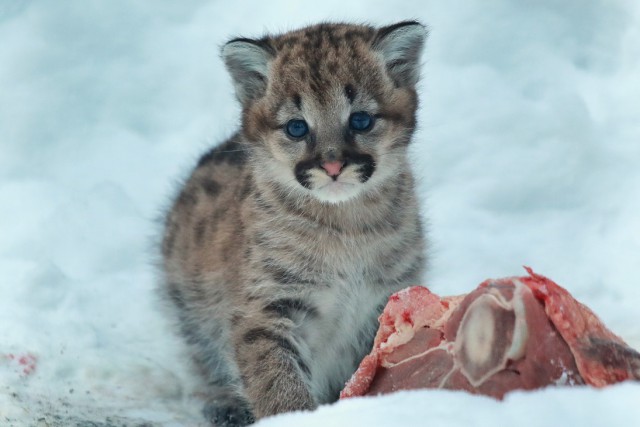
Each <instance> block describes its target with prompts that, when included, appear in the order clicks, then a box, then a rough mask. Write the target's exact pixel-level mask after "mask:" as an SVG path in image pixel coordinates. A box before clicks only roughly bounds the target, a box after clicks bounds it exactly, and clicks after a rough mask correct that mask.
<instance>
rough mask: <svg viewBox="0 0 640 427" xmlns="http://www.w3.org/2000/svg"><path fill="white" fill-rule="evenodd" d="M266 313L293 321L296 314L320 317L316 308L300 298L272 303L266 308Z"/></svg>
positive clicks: (284, 299) (283, 299)
mask: <svg viewBox="0 0 640 427" xmlns="http://www.w3.org/2000/svg"><path fill="white" fill-rule="evenodd" d="M264 311H266V312H268V313H273V314H275V315H277V316H278V317H286V318H288V319H292V318H293V316H294V314H295V313H301V314H307V315H309V316H311V317H318V315H319V313H318V310H317V309H316V308H315V307H313V306H312V305H310V304H307V303H306V302H305V301H304V300H302V299H299V298H282V299H278V300H275V301H271V302H270V303H269V304H267V305H266V306H265V307H264Z"/></svg>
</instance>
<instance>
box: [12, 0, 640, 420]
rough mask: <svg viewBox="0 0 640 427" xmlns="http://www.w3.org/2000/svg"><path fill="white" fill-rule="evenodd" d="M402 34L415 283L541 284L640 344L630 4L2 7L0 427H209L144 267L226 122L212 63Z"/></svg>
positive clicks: (482, 413)
mask: <svg viewBox="0 0 640 427" xmlns="http://www.w3.org/2000/svg"><path fill="white" fill-rule="evenodd" d="M413 18H416V19H420V20H421V21H423V22H425V23H427V24H428V25H429V27H430V30H431V34H430V38H429V41H428V43H427V49H426V55H425V66H424V71H423V81H422V84H421V88H420V89H421V91H420V92H421V102H422V104H421V105H422V108H421V110H420V114H419V123H420V129H419V131H418V133H417V135H416V138H415V144H414V145H413V148H412V159H414V166H415V170H416V174H417V175H418V177H419V180H420V194H421V197H422V200H423V205H424V212H425V218H426V219H427V220H428V223H429V237H430V241H431V249H430V273H429V275H428V277H427V281H426V283H424V284H426V285H428V286H430V287H431V289H432V290H433V291H434V292H436V293H438V294H440V295H450V294H456V293H463V292H468V291H469V290H470V289H473V288H474V287H475V286H476V285H477V284H478V283H480V282H481V281H483V280H484V279H486V278H489V277H503V276H511V275H521V274H523V271H522V269H521V266H522V265H530V266H532V267H533V268H534V269H535V270H536V271H537V272H539V273H541V274H544V275H546V276H548V277H550V278H552V279H553V280H554V281H556V282H558V283H559V284H560V285H562V286H564V287H565V288H567V289H569V290H570V291H571V292H572V293H573V295H574V296H575V297H576V298H578V299H579V300H580V301H582V302H583V303H585V304H587V305H588V306H590V307H591V308H592V309H593V310H594V311H595V312H596V313H597V314H598V315H599V316H600V317H601V318H602V319H603V320H604V322H605V323H606V324H607V325H608V326H609V327H610V328H611V329H612V330H613V331H614V332H616V333H617V334H619V335H620V336H622V337H623V338H624V339H625V340H626V341H627V342H628V343H629V344H631V345H632V346H634V347H635V348H640V326H639V325H640V314H638V313H640V311H638V308H637V307H638V306H640V286H638V283H637V282H638V275H637V270H638V265H639V264H640V259H639V257H640V255H639V254H640V215H638V212H639V211H640V168H638V161H640V143H639V141H640V102H638V99H640V79H639V78H638V76H640V25H639V24H640V6H639V5H638V3H637V2H634V1H633V0H627V1H625V0H614V1H607V2H605V1H604V0H597V1H591V2H580V1H578V0H571V1H569V0H567V1H563V2H555V1H551V0H548V1H538V2H506V1H499V2H490V3H487V2H484V1H481V0H469V1H458V0H456V1H451V2H437V1H435V0H434V1H419V0H412V1H411V0H406V1H397V2H387V3H376V4H373V3H371V2H364V1H361V0H360V1H351V2H348V3H347V2H344V1H337V0H325V1H322V2H317V3H314V4H313V5H312V6H311V5H310V4H308V3H303V2H292V1H285V0H280V1H270V2H258V1H254V2H237V3H231V4H230V3H228V2H221V1H209V2H205V1H199V0H189V1H183V2H170V1H153V2H152V1H140V2H123V1H102V2H99V1H83V0H77V1H72V0H70V1H67V2H62V3H61V2H35V1H28V0H4V1H2V2H0V40H2V42H1V43H0V64H1V65H0V94H1V97H0V425H2V426H5V425H7V426H23V425H24V426H31V425H42V426H67V425H100V426H109V425H140V424H143V423H145V422H146V423H148V425H159V426H182V425H189V426H195V425H204V423H203V422H202V420H201V418H200V413H199V410H200V409H199V407H200V404H201V402H199V401H198V395H197V393H195V391H197V390H196V388H195V387H196V386H195V385H194V381H193V380H192V378H191V376H190V374H189V371H188V369H187V363H186V360H185V356H184V353H183V348H182V344H181V342H180V341H179V340H178V339H176V338H175V337H174V336H173V335H172V334H171V326H170V325H169V324H168V322H167V320H166V317H165V316H164V315H163V309H162V306H161V304H160V302H159V301H158V299H157V298H156V296H155V293H154V287H155V279H156V273H155V269H154V262H155V257H156V253H157V250H156V244H157V240H158V234H159V229H160V227H159V223H158V222H157V220H156V219H157V218H158V217H159V216H160V215H161V212H162V210H163V209H164V208H165V207H166V206H167V204H168V202H169V200H170V198H171V197H172V195H173V194H174V192H175V190H176V188H177V183H178V182H179V181H180V179H182V178H184V177H185V175H186V174H187V172H188V170H189V168H190V167H191V166H192V165H193V163H194V162H195V159H197V157H198V155H199V154H200V153H201V152H203V151H204V150H205V149H206V147H208V146H210V145H212V144H215V143H217V142H219V141H221V140H222V139H224V138H225V137H227V136H228V135H230V134H231V133H232V132H233V131H234V129H235V127H236V126H237V123H238V112H239V111H238V107H237V106H236V104H235V101H234V98H233V94H232V86H231V82H230V79H229V77H228V76H227V75H226V72H225V71H224V69H223V66H222V63H221V61H220V59H219V57H218V53H217V49H218V46H220V44H221V43H223V42H224V41H225V40H226V39H228V38H230V37H232V36H236V35H243V36H259V35H260V34H262V33H263V32H264V31H266V30H268V31H273V32H278V31H283V30H287V29H293V28H296V27H299V26H302V25H305V24H308V23H313V22H317V21H319V20H327V19H328V20H342V21H356V22H361V21H367V22H371V23H375V24H387V23H392V22H394V21H397V20H402V19H413ZM9 355H13V358H11V357H10V356H9ZM22 357H24V358H26V359H24V360H29V361H31V359H30V357H33V360H34V361H35V365H36V366H35V370H33V372H30V373H29V372H27V373H25V371H24V369H25V366H24V365H22V364H20V362H19V360H20V358H22ZM194 393H195V394H194ZM639 401H640V385H638V384H621V385H618V386H614V387H609V388H607V389H604V390H593V389H586V388H580V389H578V388H554V389H547V390H542V391H539V392H535V393H514V394H512V395H510V396H508V397H507V399H506V400H505V401H504V402H496V401H493V400H490V399H487V398H483V397H477V396H470V395H466V394H462V393H453V392H444V391H416V392H406V393H398V394H395V395H391V396H386V397H378V398H368V399H351V400H348V401H343V402H339V403H337V404H335V405H330V406H325V407H322V408H320V409H318V410H317V411H316V412H314V413H307V414H287V415H282V416H278V417H274V418H272V419H267V420H264V421H262V422H260V423H259V425H263V426H313V425H323V426H324V425H336V426H337V425H368V426H386V425H400V424H402V423H403V422H405V423H406V424H409V425H423V424H427V423H429V424H431V425H442V426H458V425H461V426H462V425H465V426H466V425H469V424H473V425H522V426H528V425H532V426H534V425H554V424H563V425H582V426H589V425H594V426H595V425H628V424H629V423H630V422H631V420H634V419H639V418H640V407H639V406H638V405H637V402H639ZM91 423H93V424H91Z"/></svg>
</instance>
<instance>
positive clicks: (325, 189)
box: [313, 181, 361, 203]
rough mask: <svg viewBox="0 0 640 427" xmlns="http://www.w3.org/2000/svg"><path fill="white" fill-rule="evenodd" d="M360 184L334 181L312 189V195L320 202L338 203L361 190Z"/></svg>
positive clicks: (350, 197)
mask: <svg viewBox="0 0 640 427" xmlns="http://www.w3.org/2000/svg"><path fill="white" fill-rule="evenodd" d="M360 187H361V186H360V185H356V184H350V183H345V182H339V181H334V182H330V183H328V184H326V185H323V186H322V187H320V188H318V189H315V190H313V195H314V196H315V197H316V198H317V199H318V200H320V201H321V202H326V203H340V202H345V201H347V200H349V199H352V198H353V197H355V196H356V195H357V194H358V193H359V192H360V190H361V188H360Z"/></svg>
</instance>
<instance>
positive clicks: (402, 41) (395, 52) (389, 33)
mask: <svg viewBox="0 0 640 427" xmlns="http://www.w3.org/2000/svg"><path fill="white" fill-rule="evenodd" d="M427 34H428V32H427V29H426V28H425V26H424V25H422V24H420V23H419V22H417V21H404V22H399V23H397V24H393V25H390V26H388V27H383V28H380V29H379V30H378V33H377V34H376V37H375V39H374V41H373V49H374V50H376V51H378V52H380V53H381V54H382V56H383V58H384V62H385V64H386V66H387V71H388V72H389V75H390V76H391V78H392V79H393V81H394V82H395V83H396V85H397V86H399V87H403V86H415V85H416V83H418V80H419V78H420V56H421V54H422V47H423V46H424V42H425V40H426V38H427Z"/></svg>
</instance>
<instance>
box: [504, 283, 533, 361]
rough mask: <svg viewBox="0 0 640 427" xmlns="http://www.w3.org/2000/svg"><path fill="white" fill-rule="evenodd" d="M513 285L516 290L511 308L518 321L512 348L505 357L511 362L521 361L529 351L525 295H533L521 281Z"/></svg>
mask: <svg viewBox="0 0 640 427" xmlns="http://www.w3.org/2000/svg"><path fill="white" fill-rule="evenodd" d="M513 284H514V285H515V287H516V289H515V291H514V292H513V298H512V299H511V306H512V307H513V312H514V313H515V315H516V319H515V323H514V325H513V339H512V341H511V347H509V350H508V351H507V353H506V354H505V357H506V358H507V359H509V360H519V359H521V358H522V357H523V356H524V354H525V352H526V350H527V341H528V340H529V328H528V326H527V312H526V308H525V305H524V298H523V294H525V293H527V292H528V293H531V290H530V289H529V288H528V287H527V286H525V285H523V284H522V282H520V281H519V280H514V281H513Z"/></svg>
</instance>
